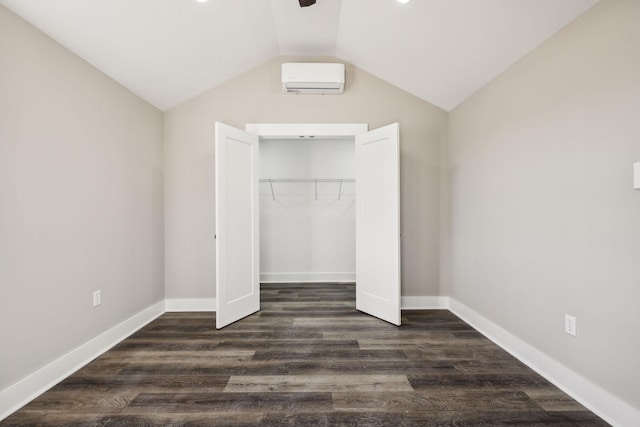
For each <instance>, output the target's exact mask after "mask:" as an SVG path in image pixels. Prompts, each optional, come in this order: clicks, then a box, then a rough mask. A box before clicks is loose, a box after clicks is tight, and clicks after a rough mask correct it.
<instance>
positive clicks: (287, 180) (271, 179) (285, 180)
mask: <svg viewBox="0 0 640 427" xmlns="http://www.w3.org/2000/svg"><path fill="white" fill-rule="evenodd" d="M260 182H268V183H269V186H270V187H271V197H272V198H273V200H275V199H276V194H275V192H274V191H273V183H274V182H313V183H315V185H316V200H318V183H319V182H339V183H340V189H339V190H338V200H340V198H341V197H342V183H343V182H356V180H355V179H353V178H262V179H260Z"/></svg>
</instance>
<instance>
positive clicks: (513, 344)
mask: <svg viewBox="0 0 640 427" xmlns="http://www.w3.org/2000/svg"><path fill="white" fill-rule="evenodd" d="M449 309H450V310H451V311H452V312H453V313H454V314H455V315H457V316H458V317H460V318H461V319H462V320H464V321H465V322H467V323H468V324H469V325H471V326H472V327H473V328H474V329H476V330H478V331H479V332H480V333H482V334H483V335H485V336H486V337H487V338H489V339H490V340H491V341H493V342H494V343H496V344H497V345H499V346H500V347H502V348H503V349H504V350H506V351H507V352H509V353H510V354H511V355H512V356H514V357H515V358H516V359H518V360H520V361H521V362H522V363H524V364H525V365H527V366H529V367H530V368H531V369H533V370H534V371H536V372H537V373H539V374H540V375H542V376H543V377H545V378H546V379H547V380H549V381H550V382H551V383H553V384H554V385H555V386H556V387H558V388H559V389H561V390H562V391H564V392H565V393H567V394H568V395H569V396H571V397H572V398H574V399H575V400H577V401H578V402H580V403H581V404H582V405H583V406H585V407H586V408H587V409H589V410H590V411H592V412H593V413H595V414H597V415H598V416H599V417H601V418H602V419H604V420H605V421H606V422H608V423H609V424H612V425H614V426H621V427H626V426H629V427H631V426H640V411H639V410H638V409H636V408H634V407H633V406H631V405H630V404H628V403H626V402H625V401H623V400H621V399H619V398H618V397H616V396H614V395H613V394H611V393H609V392H608V391H606V390H604V389H603V388H601V387H599V386H597V385H596V384H593V383H592V382H591V381H589V380H587V379H586V378H584V377H582V376H581V375H579V374H577V373H576V372H574V371H572V370H571V369H570V368H568V367H567V366H565V365H563V364H561V363H560V362H558V361H557V360H555V359H552V358H551V357H549V356H547V355H546V354H544V353H543V352H541V351H540V350H538V349H536V348H534V347H532V346H531V345H529V344H527V343H526V342H524V341H522V340H521V339H520V338H518V337H516V336H515V335H513V334H511V333H510V332H508V331H506V330H504V329H502V328H501V327H500V326H498V325H496V324H495V323H493V322H492V321H490V320H489V319H487V318H486V317H484V316H482V315H481V314H479V313H477V312H475V311H474V310H472V309H471V308H469V307H467V306H466V305H464V304H462V303H460V302H458V301H456V300H455V299H450V308H449Z"/></svg>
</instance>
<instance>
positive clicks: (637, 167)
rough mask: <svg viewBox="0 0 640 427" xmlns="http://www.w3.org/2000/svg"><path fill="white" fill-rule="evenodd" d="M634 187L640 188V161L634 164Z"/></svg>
mask: <svg viewBox="0 0 640 427" xmlns="http://www.w3.org/2000/svg"><path fill="white" fill-rule="evenodd" d="M633 188H635V189H636V190H640V162H636V163H634V164H633Z"/></svg>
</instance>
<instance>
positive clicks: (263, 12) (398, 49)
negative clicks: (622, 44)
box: [0, 0, 598, 110]
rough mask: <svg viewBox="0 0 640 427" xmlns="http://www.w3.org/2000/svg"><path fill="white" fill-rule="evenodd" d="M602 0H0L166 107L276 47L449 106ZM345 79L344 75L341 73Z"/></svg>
mask: <svg viewBox="0 0 640 427" xmlns="http://www.w3.org/2000/svg"><path fill="white" fill-rule="evenodd" d="M597 1H598V0H413V1H412V2H411V3H409V4H406V5H402V4H399V3H397V2H396V1H395V0H317V4H316V5H314V6H311V7H307V8H300V7H299V6H298V2H297V0H269V1H267V0H209V1H208V2H206V3H198V2H196V1H195V0H91V1H88V0H0V4H3V5H5V6H6V7H7V8H9V9H10V10H12V11H13V12H15V13H16V14H18V15H20V16H21V17H22V18H24V19H25V20H27V21H28V22H30V23H32V24H33V25H35V26H36V27H38V28H39V29H40V30H42V31H43V32H45V33H46V34H48V35H49V36H51V37H52V38H54V39H56V40H57V41H58V42H60V43H61V44H63V45H64V46H66V47H67V48H68V49H70V50H71V51H73V52H75V53H76V54H78V55H79V56H81V57H82V58H84V59H85V60H87V61H88V62H90V63H91V64H93V65H94V66H96V67H97V68H98V69H100V70H102V71H103V72H104V73H106V74H108V75H109V76H111V77H112V78H113V79H115V80H116V81H118V82H120V83H121V84H122V85H124V86H126V87H127V88H129V89H130V90H132V91H133V92H134V93H136V94H138V95H139V96H141V97H142V98H144V99H146V100H147V101H149V102H150V103H151V104H153V105H155V106H156V107H158V108H160V109H161V110H166V109H168V108H171V107H173V106H175V105H177V104H180V103H181V102H183V101H186V100H188V99H190V98H192V97H194V96H196V95H199V94H200V93H202V92H204V91H206V90H208V89H210V88H212V87H214V86H216V85H218V84H221V83H223V82H224V81H226V80H228V79H230V78H232V77H234V76H236V75H238V74H239V73H242V72H244V71H247V70H249V69H251V68H253V67H255V66H257V65H259V64H261V63H264V62H266V61H267V60H270V59H272V58H274V57H276V56H278V55H302V56H337V57H339V58H341V59H342V60H344V61H346V62H349V63H352V64H354V65H356V66H357V67H359V68H362V69H364V70H366V71H368V72H369V73H371V74H374V75H376V76H378V77H380V78H381V79H384V80H386V81H388V82H390V83H392V84H394V85H396V86H398V87H400V88H402V89H405V90H406V91H408V92H411V93H413V94H414V95H416V96H418V97H420V98H422V99H424V100H425V101H428V102H431V103H433V104H435V105H437V106H439V107H441V108H443V109H445V110H451V109H452V108H453V107H455V106H456V105H458V104H459V103H460V102H462V101H463V100H464V99H466V98H467V97H468V96H469V95H471V94H472V93H473V92H475V91H476V90H478V89H479V88H481V87H482V86H484V85H485V84H486V83H488V82H489V81H491V80H492V79H494V78H495V77H496V76H497V75H499V74H500V73H501V72H503V71H504V70H505V69H506V68H507V67H509V66H510V65H511V64H513V63H514V62H515V61H517V60H518V59H519V58H521V57H522V56H524V55H525V54H526V53H528V52H529V51H531V50H532V49H533V48H535V47H536V46H537V45H539V44H540V43H541V42H543V41H544V40H545V39H547V38H549V37H550V36H551V35H552V34H554V33H555V32H557V31H558V30H560V29H561V28H562V27H564V26H565V25H567V24H568V23H569V22H571V21H573V20H574V19H575V18H576V17H577V16H579V15H580V14H582V13H583V12H584V11H585V10H587V9H588V8H589V7H591V6H592V5H593V4H595V3H596V2H597ZM348 84H349V82H348V81H347V85H348Z"/></svg>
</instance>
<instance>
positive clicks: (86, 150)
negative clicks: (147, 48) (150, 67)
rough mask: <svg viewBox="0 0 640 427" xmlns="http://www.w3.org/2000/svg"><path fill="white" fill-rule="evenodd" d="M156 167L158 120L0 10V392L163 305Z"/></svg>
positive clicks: (158, 173)
mask: <svg viewBox="0 0 640 427" xmlns="http://www.w3.org/2000/svg"><path fill="white" fill-rule="evenodd" d="M162 155H163V152H162V113H161V112H160V111H158V110H156V109H155V108H153V107H151V106H150V105H149V104H147V103H145V102H143V101H142V100H140V99H139V98H137V97H135V96H134V95H132V94H131V93H130V92H129V91H127V90H126V89H124V88H123V87H122V86H120V85H118V84H117V83H115V82H114V81H113V80H111V79H109V78H108V77H106V76H105V75H104V74H102V73H100V72H99V71H97V70H96V69H94V68H93V67H92V66H90V65H89V64H87V63H86V62H84V61H83V60H81V59H80V58H78V57H77V56H75V55H73V54H71V53H70V52H69V51H67V50H66V49H64V48H63V47H62V46H60V45H58V44H57V43H55V42H54V41H52V40H51V39H50V38H48V37H46V36H45V35H43V34H42V33H40V32H39V31H37V30H36V29H34V28H33V27H32V26H31V25H29V24H27V23H25V22H24V21H22V20H21V19H19V18H18V17H16V16H15V15H14V14H13V13H11V12H9V11H8V10H7V9H6V8H4V7H3V6H0V343H1V344H0V347H1V350H0V390H3V389H5V388H6V387H7V386H9V385H11V384H12V383H14V382H16V381H18V380H20V379H21V378H23V377H24V376H26V375H27V374H30V373H32V372H34V371H36V370H37V369H38V368H40V367H42V366H43V365H45V364H47V363H49V362H51V361H53V360H55V359H57V358H58V357H60V356H62V355H63V354H65V353H67V352H69V351H70V350H72V349H75V348H76V347H78V346H79V345H81V344H83V343H85V342H86V341H88V340H90V339H92V338H94V337H96V336H97V335H99V334H100V333H102V332H104V331H106V330H107V329H109V328H111V327H113V326H114V325H116V324H118V323H120V322H122V321H123V320H125V319H127V318H128V317H130V316H132V315H134V314H136V313H138V312H139V311H141V310H143V309H144V308H147V307H149V306H150V305H152V304H153V303H155V302H157V301H160V300H162V298H163V294H164V289H163V280H164V277H163V276H164V272H163V157H162ZM94 289H101V290H102V300H103V302H102V305H101V306H99V307H98V308H95V309H94V308H93V307H92V293H93V290H94Z"/></svg>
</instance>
